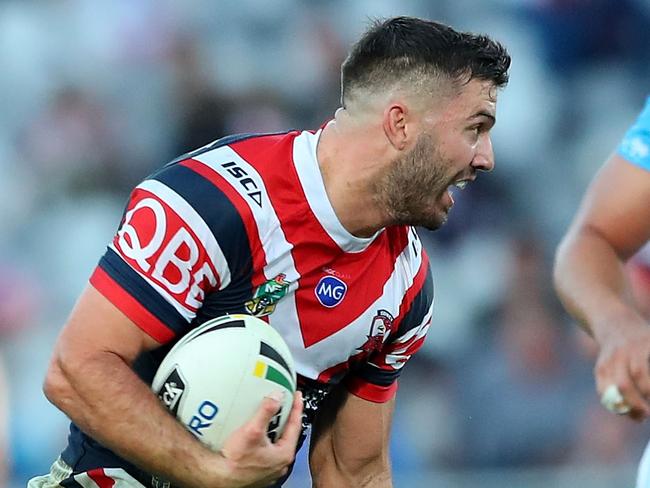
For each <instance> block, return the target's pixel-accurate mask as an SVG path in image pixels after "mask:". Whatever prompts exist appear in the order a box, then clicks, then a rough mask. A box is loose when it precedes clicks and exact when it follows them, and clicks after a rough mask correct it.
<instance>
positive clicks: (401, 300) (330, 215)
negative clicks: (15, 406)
mask: <svg viewBox="0 0 650 488" xmlns="http://www.w3.org/2000/svg"><path fill="white" fill-rule="evenodd" d="M319 136H320V131H318V132H315V133H314V132H309V131H304V132H300V131H292V132H287V133H283V134H268V135H245V136H231V137H228V138H224V139H221V140H219V141H216V142H215V143H212V144H210V145H208V146H206V147H204V148H201V149H199V150H197V151H195V152H193V153H189V154H187V155H185V156H182V157H180V158H178V159H177V160H175V161H172V162H171V163H169V164H168V165H166V166H164V167H163V168H161V169H160V170H159V171H157V172H155V173H154V174H153V175H151V176H150V177H148V178H147V179H146V180H144V181H143V182H142V183H140V184H139V185H138V186H137V187H136V188H135V190H134V191H133V192H132V194H131V196H130V199H129V202H128V204H127V206H126V209H125V212H124V215H123V218H122V221H121V223H120V226H119V229H118V230H117V232H116V234H115V236H114V239H113V240H112V242H111V243H110V244H109V246H108V248H107V250H106V253H105V254H104V256H103V257H102V258H101V260H100V261H99V264H98V266H97V268H96V270H95V271H94V273H93V274H92V277H91V278H90V282H91V284H92V285H93V286H94V287H95V288H96V289H97V290H98V291H99V292H100V293H102V294H103V295H104V296H105V297H106V298H107V299H108V300H109V301H111V302H112V303H113V304H114V305H115V306H116V307H118V308H119V309H120V310H121V311H122V312H123V313H124V314H125V315H126V316H128V317H129V318H130V319H131V320H132V321H133V322H134V323H135V324H136V325H137V326H138V327H140V328H141V329H142V330H143V331H144V332H146V333H147V334H149V335H150V336H151V337H152V338H154V339H155V340H156V341H158V342H159V343H160V344H161V346H160V347H159V348H158V349H156V350H153V351H150V352H147V353H144V354H142V355H141V356H140V357H139V358H138V359H137V360H136V361H135V365H134V369H135V371H136V372H137V373H138V374H139V375H140V377H141V378H142V379H143V380H144V381H145V382H147V383H149V384H150V383H151V381H152V379H153V376H154V374H155V371H156V368H157V366H158V365H159V364H160V361H161V360H162V358H163V357H164V355H165V353H166V352H167V351H168V350H169V349H170V348H171V347H172V345H173V344H174V343H175V342H176V341H177V340H178V339H179V338H180V337H182V336H183V335H185V334H186V333H188V332H189V331H190V330H192V329H193V328H195V327H197V326H198V325H200V324H201V323H203V322H205V321H206V320H209V319H211V318H214V317H218V316H220V315H223V314H226V313H248V314H251V315H254V316H257V317H261V318H262V319H263V320H265V321H267V322H268V323H269V325H270V326H271V327H273V328H275V329H276V330H277V331H278V332H279V333H280V334H281V335H282V337H283V338H284V340H285V341H286V343H287V345H288V346H289V349H290V350H291V353H292V355H293V358H294V360H295V367H296V372H297V374H298V386H299V388H300V389H301V390H302V391H303V395H304V401H305V415H304V418H303V424H304V427H307V426H308V425H309V424H310V423H311V421H312V420H313V417H314V415H315V414H316V412H317V410H318V406H319V404H320V402H321V401H322V400H323V398H324V397H325V396H326V395H327V393H328V391H329V390H330V389H331V388H332V387H333V385H336V384H338V383H341V382H342V383H343V384H344V385H345V387H346V388H347V389H348V390H349V391H350V392H351V393H352V394H354V395H357V396H359V397H361V398H364V399H366V400H369V401H372V402H385V401H388V400H389V399H390V398H392V397H393V396H394V394H395V391H396V389H397V378H398V377H399V375H400V373H401V371H402V370H403V366H404V364H405V363H406V362H407V361H408V359H409V358H410V357H411V356H412V354H413V353H415V352H416V351H417V350H418V349H419V348H420V347H421V345H422V343H423V341H424V339H425V336H426V334H427V331H428V328H429V325H430V323H431V315H432V306H433V285H432V277H431V271H430V268H429V261H428V257H427V255H426V253H425V251H424V249H423V247H422V244H421V242H420V240H419V238H418V235H417V233H416V231H415V229H413V228H411V227H407V226H394V227H388V228H385V229H382V230H380V231H379V232H377V233H376V234H375V235H373V236H371V237H369V238H359V237H355V236H354V235H352V234H350V233H349V232H348V231H347V230H346V229H345V228H344V227H343V225H342V224H341V223H340V221H339V220H338V218H337V216H336V213H335V211H334V209H333V208H332V206H331V204H330V201H329V199H328V197H327V192H326V189H325V186H324V183H323V179H322V177H321V173H320V169H319V166H318V161H317V158H316V147H317V143H318V139H319ZM62 458H63V460H64V461H65V462H66V463H67V464H68V465H70V466H71V467H72V468H73V470H74V473H83V472H88V471H91V470H97V469H101V468H104V467H111V468H116V467H119V468H121V469H123V470H125V471H126V472H127V473H128V474H129V475H131V476H133V477H134V478H135V479H137V480H138V481H139V482H140V483H142V484H143V485H145V486H159V485H160V486H162V485H161V482H160V480H157V479H156V478H154V477H152V476H151V475H149V474H147V473H143V472H141V471H140V470H139V469H137V468H135V467H134V466H132V465H131V464H130V463H128V462H127V461H126V460H123V459H120V458H119V457H118V456H116V455H115V454H114V453H112V452H111V451H109V450H108V449H106V448H104V447H103V446H101V445H100V444H99V443H97V442H96V441H94V440H93V439H91V438H90V437H89V436H87V435H86V434H84V433H83V432H81V431H80V430H79V429H78V428H77V427H76V426H75V425H74V424H73V425H72V426H71V434H70V437H69V445H68V447H67V449H66V450H65V451H64V452H63V454H62ZM71 479H74V475H73V476H72V477H71Z"/></svg>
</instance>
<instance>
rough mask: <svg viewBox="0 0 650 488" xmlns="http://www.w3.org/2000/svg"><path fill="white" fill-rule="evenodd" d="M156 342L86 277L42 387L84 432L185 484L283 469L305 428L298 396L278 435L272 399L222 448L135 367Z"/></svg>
mask: <svg viewBox="0 0 650 488" xmlns="http://www.w3.org/2000/svg"><path fill="white" fill-rule="evenodd" d="M158 345H159V344H158V343H157V342H156V341H155V340H154V339H152V338H151V337H149V336H148V335H147V334H146V333H145V332H143V331H142V330H141V329H140V328H139V327H137V326H136V325H135V324H134V323H133V322H131V320H129V319H128V318H127V317H126V316H125V315H124V314H123V313H122V312H121V311H119V310H118V309H117V308H116V307H115V306H114V305H113V304H112V303H111V302H109V301H108V300H107V299H106V298H104V296H103V295H102V294H100V293H99V292H98V291H97V290H95V289H94V288H93V287H92V286H90V285H89V286H88V287H87V288H86V290H85V291H84V292H83V294H82V295H81V297H80V299H79V301H78V303H77V304H76V306H75V308H74V310H73V312H72V314H71V316H70V318H69V320H68V322H67V324H66V326H65V327H64V329H63V331H62V333H61V335H60V337H59V339H58V341H57V344H56V347H55V351H54V355H53V358H52V360H51V364H50V367H49V370H48V373H47V377H46V380H45V385H44V391H45V394H46V396H47V398H48V399H49V400H50V401H51V402H52V403H53V404H54V405H56V406H57V407H58V408H60V409H61V410H62V411H63V412H64V413H66V414H67V415H68V416H69V417H70V418H71V419H72V420H73V421H74V422H75V423H76V424H77V425H78V426H79V427H80V428H81V429H82V430H83V431H84V432H86V433H87V434H89V435H91V436H92V437H93V438H95V439H97V440H98V441H99V442H101V443H102V444H104V445H106V446H107V447H109V448H110V449H112V450H114V451H115V452H116V453H117V454H119V455H121V456H122V457H124V458H126V459H129V460H130V461H132V462H133V463H134V464H136V465H138V466H140V467H141V468H143V469H144V470H146V471H148V472H152V473H155V474H157V475H160V476H162V477H163V478H165V479H169V480H171V481H173V482H175V483H178V484H180V485H181V486H188V487H195V486H196V487H199V486H201V487H207V486H209V487H231V486H232V487H235V486H237V487H239V486H265V485H267V484H269V482H270V481H272V480H274V479H277V478H278V477H280V476H281V475H283V474H284V473H285V472H286V469H287V466H288V464H289V463H290V462H291V461H292V460H293V456H294V450H295V445H296V442H297V438H298V435H299V433H300V413H301V408H300V405H299V403H298V402H299V398H297V401H296V402H295V403H294V409H293V412H292V415H291V417H290V418H289V421H288V424H287V430H286V431H285V434H284V435H283V438H282V439H281V440H280V441H278V443H276V444H271V443H270V442H269V441H268V439H267V438H266V426H267V425H268V422H269V420H270V419H271V417H272V416H273V415H274V414H275V412H276V411H277V408H278V404H277V402H276V401H275V400H272V399H268V400H266V401H265V402H264V403H263V405H262V407H261V409H260V410H259V411H258V413H257V415H256V417H255V418H254V419H253V420H251V421H250V422H249V423H248V424H246V425H245V426H244V427H243V428H242V429H240V430H239V431H237V432H235V433H234V434H233V436H231V438H230V439H229V441H228V442H227V444H226V446H225V447H224V449H223V451H222V453H215V452H212V451H210V450H208V449H207V448H205V447H204V446H203V445H202V444H201V443H200V442H199V441H198V440H196V439H195V438H194V437H193V436H192V435H191V434H190V433H189V432H188V431H186V430H185V428H184V427H183V426H182V425H181V424H180V423H179V422H177V421H176V419H174V418H173V417H172V416H171V415H169V413H168V412H167V411H166V410H165V409H164V407H163V406H162V405H161V403H160V402H159V401H158V399H157V398H156V396H155V395H154V394H153V393H152V391H151V390H150V389H149V387H148V386H147V385H146V384H145V383H144V382H142V381H141V380H140V379H139V378H138V377H137V375H136V374H135V373H134V371H133V370H132V369H131V365H132V363H133V361H134V360H135V358H136V357H137V356H138V355H139V354H140V352H142V351H144V350H149V349H152V348H155V347H157V346H158Z"/></svg>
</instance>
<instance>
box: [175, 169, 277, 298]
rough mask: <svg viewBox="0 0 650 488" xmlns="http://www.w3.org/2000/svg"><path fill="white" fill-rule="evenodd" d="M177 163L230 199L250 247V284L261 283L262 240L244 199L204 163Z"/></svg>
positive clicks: (262, 276)
mask: <svg viewBox="0 0 650 488" xmlns="http://www.w3.org/2000/svg"><path fill="white" fill-rule="evenodd" d="M179 164H181V165H183V166H185V167H187V168H190V169H191V170H192V171H194V172H195V173H198V174H200V175H201V176H203V177H204V178H205V179H207V180H208V181H210V182H211V183H212V184H213V185H214V186H216V187H217V188H219V190H221V192H223V194H224V195H226V197H227V198H228V200H230V201H231V203H232V204H233V205H234V206H235V208H236V209H237V212H238V213H239V215H240V216H241V219H242V222H243V223H244V228H245V229H246V235H247V236H248V242H249V245H250V247H251V249H250V252H251V257H252V260H253V278H252V283H251V285H252V286H253V288H255V287H257V286H259V285H261V284H262V283H264V282H265V281H266V278H265V277H264V266H266V254H265V252H264V248H263V247H262V241H260V234H259V231H258V228H257V223H256V222H255V217H254V216H253V212H252V211H251V209H250V207H249V206H248V204H247V203H246V201H245V200H244V198H243V197H242V196H241V195H240V194H239V193H238V192H237V191H236V190H235V189H234V188H233V187H232V186H231V185H230V183H228V181H227V180H226V179H225V178H224V177H223V176H221V175H220V174H219V173H217V172H216V171H215V170H213V169H212V168H210V167H209V166H206V165H205V164H203V163H201V162H199V161H195V160H194V159H186V160H185V161H181V162H180V163H179Z"/></svg>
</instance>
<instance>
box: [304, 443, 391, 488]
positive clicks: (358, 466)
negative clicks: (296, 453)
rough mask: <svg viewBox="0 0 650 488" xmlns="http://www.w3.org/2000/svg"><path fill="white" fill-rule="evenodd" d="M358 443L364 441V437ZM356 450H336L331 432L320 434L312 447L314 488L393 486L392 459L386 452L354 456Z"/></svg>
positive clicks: (310, 456) (387, 487) (310, 462)
mask: <svg viewBox="0 0 650 488" xmlns="http://www.w3.org/2000/svg"><path fill="white" fill-rule="evenodd" d="M358 442H363V439H359V440H358ZM348 447H349V446H348ZM354 451H355V450H354V449H353V450H352V451H350V450H348V451H347V455H346V453H337V451H336V449H335V441H334V439H333V438H332V436H331V432H327V433H324V434H321V436H320V438H318V440H317V442H316V443H315V444H314V445H312V446H310V454H309V465H310V469H311V477H312V482H313V486H314V488H330V487H337V488H339V487H341V488H348V487H349V488H357V487H366V486H367V487H373V488H374V487H378V488H391V487H392V486H393V482H392V474H391V468H390V459H389V456H388V453H387V452H386V451H382V452H381V453H377V455H376V456H373V457H362V458H355V457H354V456H353V455H351V453H352V452H354Z"/></svg>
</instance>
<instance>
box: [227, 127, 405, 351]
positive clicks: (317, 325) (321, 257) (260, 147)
mask: <svg viewBox="0 0 650 488" xmlns="http://www.w3.org/2000/svg"><path fill="white" fill-rule="evenodd" d="M294 139H295V138H293V137H287V136H286V135H283V136H282V138H279V137H268V144H260V139H259V138H258V139H248V140H244V141H240V142H237V143H235V144H233V145H232V146H231V147H232V149H233V150H235V151H236V152H237V153H238V154H239V155H240V156H241V157H242V158H243V159H245V160H246V161H249V162H251V161H252V162H261V163H258V164H256V166H255V168H256V169H257V171H258V172H259V174H260V175H261V177H262V179H263V180H264V182H265V185H266V189H267V191H268V194H269V198H270V200H271V204H272V205H273V208H274V210H275V212H276V214H277V216H278V220H279V221H280V224H281V226H282V230H283V231H284V235H285V237H286V239H287V241H288V242H289V243H290V244H292V246H293V249H292V250H291V255H292V257H293V261H294V265H295V268H296V270H297V271H298V274H299V275H300V287H299V288H298V290H297V291H296V295H295V299H296V310H297V313H298V319H299V321H300V326H301V331H302V336H303V342H304V344H305V347H309V346H311V345H313V344H315V343H317V342H319V341H321V340H323V339H325V338H327V337H329V336H331V335H332V334H334V333H335V332H337V331H339V330H341V329H343V328H344V327H346V326H347V325H348V324H349V323H350V322H352V321H353V320H354V319H355V318H356V317H358V316H359V315H361V314H362V313H363V312H365V310H366V309H367V308H368V306H369V305H370V304H372V303H373V302H374V301H375V300H376V299H377V298H379V297H380V296H381V295H382V293H383V288H384V284H385V283H386V281H387V280H388V278H389V277H390V275H391V274H392V272H393V269H394V265H395V260H396V259H397V257H398V256H399V255H400V254H401V252H402V251H403V249H404V247H405V246H406V245H407V244H408V229H407V228H406V227H391V228H389V229H386V230H385V231H384V232H382V233H381V234H380V235H379V236H377V238H376V239H375V240H374V241H373V243H372V244H371V245H370V246H368V248H366V249H365V250H364V251H361V252H357V253H345V252H344V251H343V250H342V249H340V248H339V247H338V245H337V244H336V243H335V242H334V241H333V240H332V238H331V237H330V236H329V234H328V233H327V232H326V231H325V229H324V228H323V227H322V226H321V224H320V222H319V221H318V219H317V218H316V216H315V215H314V213H313V211H312V209H311V207H310V206H309V204H308V202H307V198H306V196H305V194H304V191H303V187H302V184H301V182H300V179H299V178H298V174H297V172H296V168H295V166H294V163H293V158H292V155H293V142H294ZM287 188H290V189H291V191H286V189H287ZM334 260H336V269H333V270H332V269H329V268H328V267H327V263H331V262H333V261H334ZM326 276H335V277H336V278H338V279H339V280H341V281H343V282H344V283H345V285H346V287H347V289H346V290H347V291H346V296H345V297H343V299H342V300H341V301H340V302H338V303H337V304H336V305H335V306H334V307H335V311H334V310H333V309H334V307H332V308H327V307H326V306H324V305H323V304H322V303H321V302H320V301H319V300H318V298H317V296H316V287H317V286H318V283H319V281H320V280H321V279H322V278H324V277H326ZM346 298H347V299H346Z"/></svg>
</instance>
